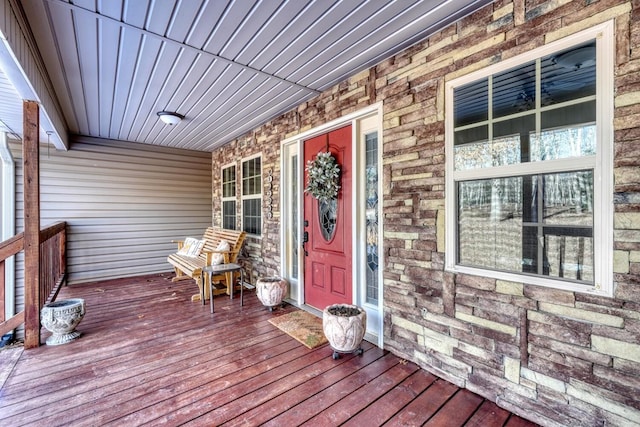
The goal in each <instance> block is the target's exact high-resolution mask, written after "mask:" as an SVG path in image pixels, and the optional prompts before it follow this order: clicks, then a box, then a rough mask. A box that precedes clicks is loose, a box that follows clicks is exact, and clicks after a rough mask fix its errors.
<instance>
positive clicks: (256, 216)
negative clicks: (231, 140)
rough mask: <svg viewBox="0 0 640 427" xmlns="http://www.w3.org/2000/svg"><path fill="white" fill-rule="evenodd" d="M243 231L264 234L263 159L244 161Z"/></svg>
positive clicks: (254, 158) (258, 157)
mask: <svg viewBox="0 0 640 427" xmlns="http://www.w3.org/2000/svg"><path fill="white" fill-rule="evenodd" d="M242 229H243V230H244V231H246V232H247V233H249V234H254V235H260V234H261V233H262V166H261V157H260V156H257V157H253V158H250V159H246V160H243V161H242Z"/></svg>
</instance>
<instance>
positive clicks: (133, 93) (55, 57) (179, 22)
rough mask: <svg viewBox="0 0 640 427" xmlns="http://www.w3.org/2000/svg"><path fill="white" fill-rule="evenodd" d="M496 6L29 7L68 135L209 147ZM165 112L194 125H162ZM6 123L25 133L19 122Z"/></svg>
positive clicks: (293, 2) (68, 1)
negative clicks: (479, 9)
mask: <svg viewBox="0 0 640 427" xmlns="http://www.w3.org/2000/svg"><path fill="white" fill-rule="evenodd" d="M488 3H490V0H445V1H433V0H401V1H400V0H338V1H329V0H326V1H325V0H264V1H249V0H230V1H221V0H189V1H179V0H162V1H158V0H136V1H127V0H109V1H104V2H97V1H95V0H40V1H28V2H22V5H23V8H24V11H25V15H26V17H27V20H28V22H29V26H30V27H31V30H32V32H33V34H34V36H35V39H36V43H37V46H38V49H39V51H40V54H41V56H42V59H43V61H44V64H45V66H46V70H47V72H48V74H49V77H50V78H51V81H52V83H53V86H54V87H55V90H56V95H57V97H58V99H59V102H60V105H61V108H62V113H63V115H64V118H65V120H66V122H67V127H68V130H69V133H70V134H78V135H84V136H91V137H99V138H106V139H119V140H125V141H134V142H142V143H148V144H154V145H163V146H170V147H178V148H186V149H193V150H202V151H211V150H213V149H215V148H216V147H218V146H220V145H222V144H225V143H227V142H229V141H230V140H232V139H234V138H236V137H238V136H240V135H242V134H244V133H246V132H247V131H250V130H251V129H253V128H255V127H257V126H259V125H261V124H263V123H265V122H266V121H268V120H270V119H271V118H273V117H276V116H277V115H279V114H282V113H283V112H286V111H289V110H291V109H292V108H294V107H295V106H297V105H299V104H300V103H302V102H304V101H305V100H308V99H310V98H313V97H314V96H316V95H317V94H318V93H320V92H321V91H323V90H325V89H327V88H329V87H331V86H332V85H334V84H336V83H338V82H340V81H342V80H344V79H345V78H346V77H348V76H350V75H353V74H355V73H357V72H359V71H361V70H364V69H366V68H368V67H370V66H372V65H374V64H376V63H377V62H379V61H381V60H382V59H384V58H387V57H389V56H392V55H394V54H395V53H398V52H399V51H401V50H402V49H404V48H406V47H407V46H409V45H411V44H414V43H416V42H417V41H419V40H422V39H424V38H426V37H427V36H429V35H430V34H432V33H434V32H435V31H437V30H439V29H441V28H443V27H444V26H446V25H448V24H450V23H451V22H454V21H456V20H458V19H460V18H461V17H463V16H465V15H467V14H469V13H470V12H472V11H474V10H477V9H478V8H480V7H482V6H484V5H486V4H488ZM0 90H1V87H0ZM162 110H165V111H174V112H177V113H179V114H181V115H184V116H185V119H184V120H183V121H182V122H181V123H179V124H178V125H175V126H168V125H164V124H163V123H162V122H161V121H160V120H159V119H158V116H157V115H156V113H157V112H158V111H162ZM0 120H2V121H0V123H2V122H3V121H4V118H3V117H1V116H0ZM7 126H8V127H10V128H11V129H12V131H13V132H17V133H20V132H21V127H22V124H21V123H7Z"/></svg>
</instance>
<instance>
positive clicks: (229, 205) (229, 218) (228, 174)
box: [222, 165, 236, 230]
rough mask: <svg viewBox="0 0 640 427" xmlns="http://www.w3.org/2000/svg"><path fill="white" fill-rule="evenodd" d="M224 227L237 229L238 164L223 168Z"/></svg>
mask: <svg viewBox="0 0 640 427" xmlns="http://www.w3.org/2000/svg"><path fill="white" fill-rule="evenodd" d="M222 228H226V229H228V230H235V229H236V165H230V166H226V167H223V168H222Z"/></svg>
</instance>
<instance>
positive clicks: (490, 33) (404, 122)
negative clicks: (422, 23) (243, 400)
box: [213, 0, 640, 426]
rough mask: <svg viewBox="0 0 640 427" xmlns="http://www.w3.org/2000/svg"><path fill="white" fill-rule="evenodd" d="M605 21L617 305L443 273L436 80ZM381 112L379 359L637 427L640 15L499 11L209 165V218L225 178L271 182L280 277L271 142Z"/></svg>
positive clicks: (266, 266)
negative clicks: (256, 165)
mask: <svg viewBox="0 0 640 427" xmlns="http://www.w3.org/2000/svg"><path fill="white" fill-rule="evenodd" d="M612 19H613V20H614V22H615V29H616V30H615V40H616V52H615V70H614V73H615V113H614V114H615V116H614V149H615V158H614V170H613V171H611V173H613V175H614V179H615V188H614V229H613V230H609V231H610V232H612V233H613V235H614V248H613V249H614V266H613V270H614V274H613V277H612V278H611V280H613V281H614V282H615V294H614V297H612V298H608V297H602V296H593V295H587V294H582V293H575V292H568V291H560V290H553V289H549V288H543V287H536V286H531V285H526V284H522V283H513V282H504V281H500V280H496V279H491V278H486V277H479V276H470V275H462V274H458V275H456V274H453V273H448V272H445V271H444V256H445V253H444V251H445V248H444V206H445V201H444V197H445V196H444V186H445V148H444V147H445V145H444V143H445V124H444V120H445V99H444V96H445V95H444V94H445V82H447V81H449V80H451V79H453V78H456V77H460V76H462V75H465V74H468V73H470V72H472V71H475V70H478V69H481V68H483V67H485V66H488V65H490V64H493V63H496V62H498V61H501V60H504V59H506V58H510V57H513V56H516V55H519V54H521V53H524V52H527V51H529V50H532V49H534V48H537V47H539V46H542V45H544V44H546V43H549V42H551V41H554V40H557V39H560V38H562V37H564V36H567V35H570V34H574V33H576V32H578V31H581V30H583V29H586V28H590V27H592V26H594V25H597V24H600V23H603V22H606V21H609V20H612ZM379 101H382V102H383V106H384V107H383V109H384V117H383V120H384V130H383V167H384V169H383V175H384V183H383V188H384V195H383V198H384V211H383V221H384V248H385V254H384V342H385V348H387V349H389V350H391V351H392V352H393V353H395V354H397V355H399V356H400V357H404V358H406V359H409V360H412V361H414V362H416V363H418V364H419V365H420V366H422V367H423V368H424V369H426V370H428V371H431V372H433V373H435V374H437V375H439V376H440V377H442V378H445V379H447V380H449V381H451V382H453V383H455V384H457V385H459V386H462V387H466V388H468V389H470V390H472V391H474V392H476V393H479V394H480V395H482V396H485V397H487V398H489V399H491V400H492V401H495V402H497V403H498V405H500V406H502V407H504V408H506V409H508V410H510V411H512V412H514V413H517V414H518V415H521V416H523V417H525V418H528V419H531V420H533V421H535V422H538V423H541V424H543V425H550V426H568V425H572V426H573V425H585V426H596V425H620V426H622V425H625V426H626V425H640V399H639V398H638V392H639V391H640V380H639V378H640V292H639V291H640V196H639V194H640V168H639V166H640V155H639V153H640V2H638V1H637V0H633V1H621V0H605V1H570V0H549V1H542V0H540V1H530V0H527V1H524V0H522V1H520V0H516V1H507V0H504V1H502V0H500V1H496V2H494V3H493V4H491V5H489V6H487V7H485V8H483V9H481V10H479V11H477V12H476V13H474V14H472V15H470V16H468V17H466V18H464V19H463V20H462V21H460V22H458V23H456V24H454V25H451V26H449V27H448V28H446V29H444V30H442V31H440V32H439V33H437V34H434V35H433V36H431V37H430V38H429V39H427V40H425V41H423V42H421V43H419V44H417V45H415V46H412V47H410V48H408V49H406V50H405V51H404V52H402V53H401V54H398V55H396V56H394V57H392V58H389V59H387V60H385V61H383V62H382V63H380V64H378V65H377V66H375V67H374V68H372V69H371V70H367V71H364V72H361V73H359V74H357V75H355V76H353V77H352V78H350V79H349V80H348V81H345V82H342V83H340V84H338V85H336V86H335V87H333V88H331V89H329V90H327V91H325V92H324V93H323V94H321V95H320V96H318V97H317V98H315V99H313V100H311V101H309V102H306V103H305V104H303V105H300V106H299V107H298V108H297V109H296V110H295V111H291V112H288V113H287V114H284V115H283V116H281V117H278V118H276V119H274V120H272V121H271V122H269V123H267V124H266V125H264V126H262V127H260V128H258V129H256V130H254V131H253V132H252V133H251V134H248V135H246V136H245V137H243V138H240V139H238V140H236V141H234V142H233V143H231V144H228V145H226V146H224V147H222V148H220V149H219V150H217V151H216V152H214V153H213V205H214V212H218V211H219V204H220V167H221V166H222V165H226V164H229V162H233V161H235V160H236V159H238V158H239V156H241V155H242V156H247V155H250V154H251V153H253V152H262V155H263V165H264V166H263V172H265V171H266V170H268V168H273V170H274V176H275V177H276V179H275V181H274V184H275V185H274V195H275V197H274V202H275V204H274V206H273V211H274V216H273V219H272V220H266V219H265V220H264V227H263V228H264V233H263V235H262V238H261V239H252V240H251V244H252V246H251V253H252V256H253V257H254V260H255V262H254V269H255V270H256V271H257V273H258V274H272V273H274V272H278V269H279V265H280V252H279V233H280V229H279V218H280V215H279V212H280V206H279V205H278V200H279V198H278V195H279V186H280V183H279V182H278V177H279V155H280V153H279V147H280V141H282V140H284V139H286V138H289V137H291V136H294V135H296V134H298V133H300V132H302V131H305V130H307V129H310V128H313V127H316V126H319V125H322V124H323V123H326V122H328V121H330V120H333V119H336V118H338V117H341V116H344V115H346V114H348V113H351V112H353V111H356V110H358V109H360V108H363V107H364V106H367V105H370V104H372V103H373V102H379ZM241 153H242V154H241ZM263 175H264V173H263ZM264 206H265V205H264V204H263V207H264ZM214 223H217V224H219V223H220V218H217V217H215V216H214Z"/></svg>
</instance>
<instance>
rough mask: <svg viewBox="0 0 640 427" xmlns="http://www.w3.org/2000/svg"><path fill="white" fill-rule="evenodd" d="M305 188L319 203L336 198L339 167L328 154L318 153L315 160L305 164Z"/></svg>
mask: <svg viewBox="0 0 640 427" xmlns="http://www.w3.org/2000/svg"><path fill="white" fill-rule="evenodd" d="M306 170H307V175H308V179H307V187H306V188H305V189H304V191H305V193H310V194H311V195H312V196H313V197H315V198H316V199H318V200H320V201H321V202H328V201H329V200H333V199H335V198H337V197H338V190H339V189H340V184H339V182H340V166H339V165H338V162H337V161H336V158H335V157H333V155H332V154H331V153H330V152H328V151H327V152H320V153H318V155H317V156H316V158H315V159H313V160H309V161H308V162H307V167H306Z"/></svg>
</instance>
